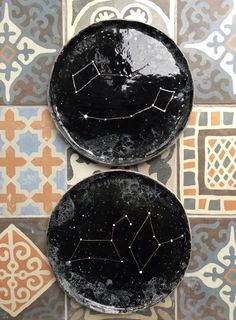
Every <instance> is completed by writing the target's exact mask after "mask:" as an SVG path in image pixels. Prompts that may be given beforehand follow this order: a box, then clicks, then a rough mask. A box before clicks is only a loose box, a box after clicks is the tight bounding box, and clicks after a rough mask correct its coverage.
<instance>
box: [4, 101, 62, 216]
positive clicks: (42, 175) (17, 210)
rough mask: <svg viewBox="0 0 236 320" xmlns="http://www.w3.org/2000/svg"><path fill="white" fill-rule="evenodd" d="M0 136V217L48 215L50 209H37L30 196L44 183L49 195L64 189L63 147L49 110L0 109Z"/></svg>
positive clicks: (39, 190)
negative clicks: (0, 202) (48, 188)
mask: <svg viewBox="0 0 236 320" xmlns="http://www.w3.org/2000/svg"><path fill="white" fill-rule="evenodd" d="M0 133H2V135H0V199H1V200H2V205H1V206H0V215H4V216H7V215H30V216H32V215H41V214H48V213H49V211H48V210H49V209H48V208H49V207H50V208H52V206H49V205H48V206H41V205H36V203H35V201H34V199H33V198H32V197H33V195H34V194H37V193H41V189H42V186H43V185H45V184H47V183H48V184H49V185H50V186H51V188H52V194H60V195H62V194H63V193H64V190H65V189H66V161H65V160H66V144H65V141H64V140H63V138H62V137H61V136H60V135H59V134H58V132H57V130H56V129H55V126H54V124H53V121H52V119H51V118H50V113H49V111H48V108H47V107H43V106H42V107H33V106H31V107H15V108H12V107H4V108H0ZM44 196H45V198H47V194H45V195H44ZM45 201H46V200H45ZM49 201H51V200H50V199H49ZM53 203H55V202H53ZM44 208H47V210H46V211H45V210H44Z"/></svg>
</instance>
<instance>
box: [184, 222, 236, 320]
mask: <svg viewBox="0 0 236 320" xmlns="http://www.w3.org/2000/svg"><path fill="white" fill-rule="evenodd" d="M191 225H192V238H193V245H192V258H191V263H190V265H189V268H188V272H187V273H186V276H185V278H184V281H183V282H182V283H181V284H180V286H179V288H178V320H185V319H186V320H189V319H191V320H195V319H201V320H208V319H217V320H225V319H229V320H234V319H235V317H236V308H235V306H236V298H235V297H236V296H235V284H236V281H235V275H236V269H235V259H236V251H235V250H236V242H235V240H236V239H235V234H236V223H235V221H231V220H230V219H226V218H225V219H222V218H218V219H213V218H208V219H202V218H201V219H200V218H194V219H191Z"/></svg>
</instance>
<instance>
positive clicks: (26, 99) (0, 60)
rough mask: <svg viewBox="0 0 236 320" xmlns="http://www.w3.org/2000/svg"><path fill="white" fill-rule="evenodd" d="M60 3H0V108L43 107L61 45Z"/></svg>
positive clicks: (55, 0) (57, 0) (16, 0)
mask: <svg viewBox="0 0 236 320" xmlns="http://www.w3.org/2000/svg"><path fill="white" fill-rule="evenodd" d="M61 3H62V2H61V0H50V1H47V0H41V1H37V0H31V1H25V0H24V1H23V0H1V5H0V73H1V77H0V104H17V105H35V104H36V105H42V104H46V96H47V85H48V81H49V76H50V70H51V67H52V64H53V61H54V59H55V56H56V54H57V52H58V51H59V49H60V48H61V45H62V36H61V34H62V32H61V15H62V12H61Z"/></svg>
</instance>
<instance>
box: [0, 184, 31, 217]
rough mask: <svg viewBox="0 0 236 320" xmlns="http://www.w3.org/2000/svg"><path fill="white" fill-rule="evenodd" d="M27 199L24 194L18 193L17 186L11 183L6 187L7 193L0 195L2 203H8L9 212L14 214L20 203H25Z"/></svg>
mask: <svg viewBox="0 0 236 320" xmlns="http://www.w3.org/2000/svg"><path fill="white" fill-rule="evenodd" d="M26 199H27V197H26V196H25V195H24V194H23V193H17V192H16V186H15V185H14V184H13V183H12V182H10V183H9V184H8V185H7V186H6V193H5V194H4V193H3V194H0V203H6V205H7V210H8V211H9V212H10V213H11V214H13V213H15V212H16V206H17V204H18V203H21V202H25V201H26Z"/></svg>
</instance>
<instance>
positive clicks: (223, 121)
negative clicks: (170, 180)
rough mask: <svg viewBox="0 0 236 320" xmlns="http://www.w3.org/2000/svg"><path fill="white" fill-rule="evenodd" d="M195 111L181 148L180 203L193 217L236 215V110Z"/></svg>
mask: <svg viewBox="0 0 236 320" xmlns="http://www.w3.org/2000/svg"><path fill="white" fill-rule="evenodd" d="M211 110H212V109H211V108H210V107H209V108H199V109H195V111H194V112H193V113H192V115H191V118H190V121H189V123H188V125H187V128H186V129H185V130H184V134H183V136H182V137H181V139H180V142H179V145H180V148H179V159H180V170H179V178H180V179H179V183H180V188H179V192H180V199H181V201H182V203H183V204H184V207H185V209H186V210H187V212H188V213H189V214H192V213H193V214H219V215H220V214H229V215H230V214H235V213H236V199H235V196H236V171H235V159H236V108H233V107H232V108H226V107H225V108H223V109H221V108H216V107H215V108H214V111H213V110H212V111H211Z"/></svg>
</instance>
